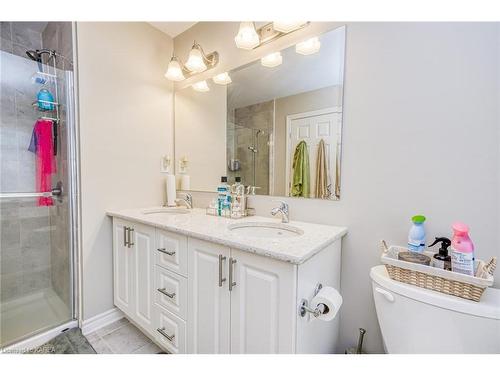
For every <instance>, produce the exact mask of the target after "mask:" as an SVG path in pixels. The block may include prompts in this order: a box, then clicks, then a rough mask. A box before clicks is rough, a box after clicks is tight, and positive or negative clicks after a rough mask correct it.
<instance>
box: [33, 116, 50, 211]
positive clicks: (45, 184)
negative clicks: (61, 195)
mask: <svg viewBox="0 0 500 375" xmlns="http://www.w3.org/2000/svg"><path fill="white" fill-rule="evenodd" d="M52 125H53V124H52V121H50V120H37V122H36V123H35V126H34V128H33V135H32V138H31V144H30V147H29V150H30V151H32V152H35V154H36V189H37V191H39V192H49V191H52V174H53V173H55V172H56V159H55V157H54V141H53V139H54V138H53V134H52ZM53 204H54V202H53V200H52V198H51V197H40V198H39V199H38V205H39V206H52V205H53Z"/></svg>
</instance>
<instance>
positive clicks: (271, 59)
mask: <svg viewBox="0 0 500 375" xmlns="http://www.w3.org/2000/svg"><path fill="white" fill-rule="evenodd" d="M282 62H283V57H282V56H281V52H274V53H270V54H269V55H267V56H264V57H263V58H262V59H260V63H261V64H262V65H263V66H266V67H268V68H274V67H275V66H278V65H281V63H282Z"/></svg>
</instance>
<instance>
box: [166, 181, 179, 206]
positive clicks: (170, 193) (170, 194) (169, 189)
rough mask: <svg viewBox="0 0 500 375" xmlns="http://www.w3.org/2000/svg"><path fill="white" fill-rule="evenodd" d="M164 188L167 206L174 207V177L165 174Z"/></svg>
mask: <svg viewBox="0 0 500 375" xmlns="http://www.w3.org/2000/svg"><path fill="white" fill-rule="evenodd" d="M165 187H166V193H167V206H169V207H174V206H176V204H175V199H176V198H177V191H176V189H175V175H173V174H167V179H166V184H165Z"/></svg>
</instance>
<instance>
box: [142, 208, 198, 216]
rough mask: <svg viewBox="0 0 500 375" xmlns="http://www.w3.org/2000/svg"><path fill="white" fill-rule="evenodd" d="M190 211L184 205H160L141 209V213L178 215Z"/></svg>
mask: <svg viewBox="0 0 500 375" xmlns="http://www.w3.org/2000/svg"><path fill="white" fill-rule="evenodd" d="M189 212H190V211H189V210H188V209H187V208H184V207H162V208H154V209H150V210H144V211H142V214H143V215H179V214H188V213H189Z"/></svg>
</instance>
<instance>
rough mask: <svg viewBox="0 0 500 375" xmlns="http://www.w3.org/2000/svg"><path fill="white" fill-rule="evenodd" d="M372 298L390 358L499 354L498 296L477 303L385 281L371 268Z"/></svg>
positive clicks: (490, 293) (492, 293)
mask: <svg viewBox="0 0 500 375" xmlns="http://www.w3.org/2000/svg"><path fill="white" fill-rule="evenodd" d="M370 276H371V278H372V289H373V298H374V301H375V307H376V311H377V317H378V321H379V325H380V330H381V332H382V337H383V339H384V344H385V348H386V351H387V352H388V353H391V354H392V353H401V354H403V353H408V354H410V353H422V354H425V353H471V354H472V353H500V290H499V289H493V288H488V289H487V290H486V291H485V292H484V294H483V296H482V298H481V301H480V302H473V301H468V300H465V299H462V298H458V297H453V296H448V295H446V294H442V293H438V292H434V291H431V290H427V289H422V288H418V287H415V286H412V285H408V284H403V283H400V282H397V281H394V280H391V279H390V278H389V275H388V274H387V271H386V270H385V267H384V266H377V267H374V268H372V270H371V272H370Z"/></svg>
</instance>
